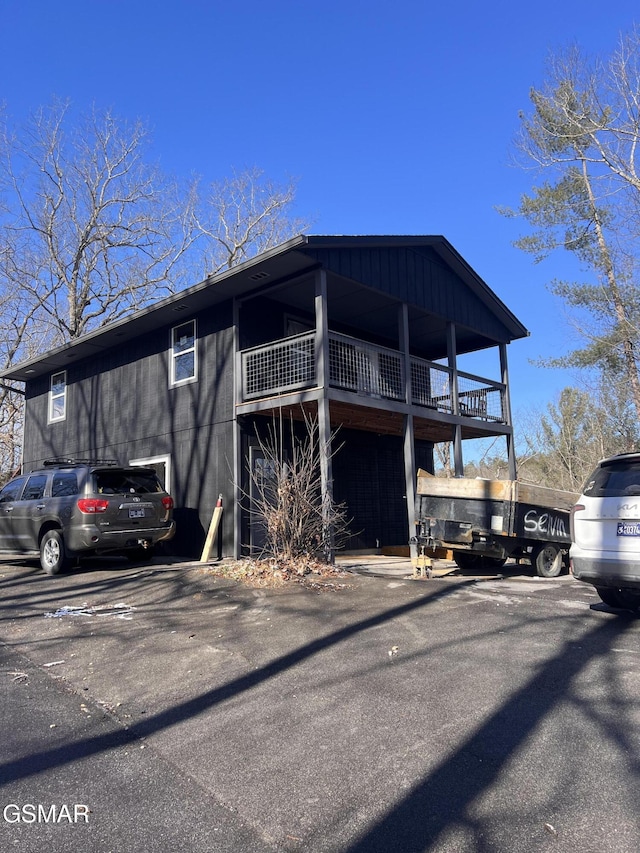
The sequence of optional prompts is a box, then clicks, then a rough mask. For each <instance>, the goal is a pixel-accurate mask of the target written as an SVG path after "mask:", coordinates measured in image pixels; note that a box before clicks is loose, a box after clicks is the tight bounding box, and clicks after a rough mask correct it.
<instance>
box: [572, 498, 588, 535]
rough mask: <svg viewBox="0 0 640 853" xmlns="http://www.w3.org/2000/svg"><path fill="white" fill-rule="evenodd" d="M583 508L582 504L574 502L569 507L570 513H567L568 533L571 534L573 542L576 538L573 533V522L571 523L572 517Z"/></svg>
mask: <svg viewBox="0 0 640 853" xmlns="http://www.w3.org/2000/svg"><path fill="white" fill-rule="evenodd" d="M584 508H585V507H584V504H576V505H575V506H573V507H571V513H570V515H569V532H570V534H571V541H572V542H575V541H576V538H575V535H574V523H573V517H574V515H575V514H576V513H577V512H582V510H583V509H584Z"/></svg>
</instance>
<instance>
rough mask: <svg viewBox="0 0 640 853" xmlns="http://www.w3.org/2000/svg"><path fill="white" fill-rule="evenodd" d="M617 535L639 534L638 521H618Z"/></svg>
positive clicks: (639, 524) (639, 523)
mask: <svg viewBox="0 0 640 853" xmlns="http://www.w3.org/2000/svg"><path fill="white" fill-rule="evenodd" d="M616 533H617V535H618V536H640V521H619V522H618V529H617V531H616Z"/></svg>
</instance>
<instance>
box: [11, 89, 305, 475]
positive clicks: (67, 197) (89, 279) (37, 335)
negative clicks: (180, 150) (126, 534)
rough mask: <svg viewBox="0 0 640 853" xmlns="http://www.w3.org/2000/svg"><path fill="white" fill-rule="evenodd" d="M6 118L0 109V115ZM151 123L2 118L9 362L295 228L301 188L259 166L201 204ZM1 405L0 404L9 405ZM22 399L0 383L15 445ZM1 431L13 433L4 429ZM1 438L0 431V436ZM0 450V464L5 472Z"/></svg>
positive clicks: (57, 114) (95, 116)
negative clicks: (20, 123) (155, 159)
mask: <svg viewBox="0 0 640 853" xmlns="http://www.w3.org/2000/svg"><path fill="white" fill-rule="evenodd" d="M0 118H2V116H0ZM149 146H150V140H149V136H148V132H147V129H146V128H145V126H144V125H143V124H142V123H141V122H139V121H137V122H134V123H132V124H130V123H128V122H126V121H123V120H121V119H119V118H117V117H115V116H114V115H113V114H112V113H111V112H109V111H106V112H100V111H98V110H96V109H94V110H93V111H91V112H90V113H89V114H88V115H85V116H80V117H79V118H78V119H76V118H75V116H73V115H72V110H71V107H70V105H69V104H68V103H62V102H56V103H54V104H53V105H52V106H50V107H47V108H41V109H39V110H37V111H36V112H35V113H34V114H33V115H32V116H31V117H30V119H29V120H28V122H27V123H26V125H25V126H24V127H21V128H19V129H18V130H11V129H10V126H9V122H8V120H7V119H6V117H4V118H3V120H2V121H0V364H1V365H2V366H3V367H7V366H9V365H10V364H12V363H15V362H16V361H20V360H23V359H25V358H28V357H31V356H33V355H36V354H38V353H40V352H43V351H45V350H47V349H49V348H51V347H52V346H57V345H60V344H63V343H66V342H68V341H70V340H73V339H75V338H78V337H79V336H81V335H84V334H86V333H87V332H89V331H91V330H92V329H94V328H96V327H98V326H100V325H103V324H105V323H108V322H111V321H114V320H118V319H120V318H122V317H125V316H127V315H128V314H130V313H132V312H133V311H135V310H137V309H139V308H141V307H144V306H145V305H148V304H150V303H152V302H154V301H156V300H157V299H158V298H159V297H161V296H163V295H167V294H169V293H171V292H174V291H178V290H180V289H181V288H183V287H184V286H187V285H189V284H193V283H194V282H196V281H198V280H200V279H202V278H204V277H206V276H207V275H209V274H212V273H215V272H218V271H220V270H222V269H225V268H229V267H231V266H233V265H234V264H237V263H239V262H240V261H242V260H245V259H246V258H248V257H250V256H251V255H253V254H255V253H257V252H260V251H262V250H264V249H265V248H268V247H271V246H274V245H276V244H277V243H279V242H281V241H282V240H284V239H286V238H288V237H291V236H293V235H294V234H296V233H298V230H299V229H301V228H302V225H303V223H302V222H300V221H299V220H295V219H292V218H290V215H289V214H290V210H291V207H292V204H293V200H294V195H295V185H294V183H293V182H291V183H289V184H288V185H286V186H284V187H279V186H278V185H277V184H275V183H273V182H271V181H269V180H267V179H266V178H265V177H264V175H263V174H262V172H260V171H259V170H257V169H253V170H249V171H247V172H243V173H239V174H234V175H233V177H232V178H231V179H229V180H227V181H222V182H220V183H219V184H214V185H213V186H212V187H210V189H209V192H208V195H207V197H206V198H205V199H199V198H198V187H197V184H196V183H192V184H191V185H187V184H186V183H181V182H179V181H178V180H177V179H174V178H172V177H169V176H166V175H164V174H163V173H162V172H161V171H160V169H159V168H157V167H156V166H154V165H152V164H151V163H150V161H149V159H148V155H149V151H150V147H149ZM5 404H6V409H5V408H3V407H5ZM20 420H21V402H20V395H19V389H18V391H17V393H16V392H14V391H12V390H10V389H8V388H7V387H5V388H0V431H1V430H2V429H3V426H2V425H3V424H4V423H6V424H7V425H8V433H10V434H12V435H14V436H15V437H16V438H15V442H16V444H15V447H14V448H13V450H12V451H11V452H9V454H8V457H9V459H10V460H12V459H13V458H14V457H15V456H16V454H17V453H18V452H19V444H18V443H19V435H20V431H21V430H20ZM2 435H4V433H3V434H2ZM1 443H2V436H0V444H1ZM11 465H12V462H11V461H8V462H7V463H5V462H4V461H3V459H2V452H1V449H0V470H5V471H6V470H9V469H10V468H11Z"/></svg>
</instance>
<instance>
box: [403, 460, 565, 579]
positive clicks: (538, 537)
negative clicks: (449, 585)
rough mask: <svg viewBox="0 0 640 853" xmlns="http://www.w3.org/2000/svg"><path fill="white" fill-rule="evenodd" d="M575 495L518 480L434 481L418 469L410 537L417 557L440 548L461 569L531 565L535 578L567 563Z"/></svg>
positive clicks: (553, 574) (555, 571)
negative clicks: (523, 561) (515, 561)
mask: <svg viewBox="0 0 640 853" xmlns="http://www.w3.org/2000/svg"><path fill="white" fill-rule="evenodd" d="M577 499H578V495H577V494H574V493H573V492H565V491H561V490H559V489H548V488H545V487H543V486H534V485H529V484H527V483H522V482H520V481H519V480H483V479H470V478H467V477H453V478H442V477H434V476H432V475H431V474H428V473H427V472H426V471H422V470H420V471H418V487H417V492H416V536H415V539H414V540H413V542H414V544H417V545H418V546H419V549H420V553H421V554H422V555H426V556H428V555H429V554H435V552H436V551H440V550H441V549H445V550H447V551H452V552H453V558H454V560H455V562H456V563H457V565H458V566H459V567H460V568H462V569H474V568H476V569H479V570H482V569H488V568H498V567H500V566H502V565H504V563H505V562H506V560H507V558H508V557H516V558H520V557H524V558H527V559H529V560H530V561H531V564H532V565H533V566H535V569H536V571H537V573H538V575H540V576H541V577H546V578H550V577H556V576H557V575H559V574H560V572H561V571H562V568H563V564H566V563H567V560H568V552H569V546H570V544H571V540H570V533H569V517H570V513H571V508H572V507H573V505H574V504H575V503H576V501H577Z"/></svg>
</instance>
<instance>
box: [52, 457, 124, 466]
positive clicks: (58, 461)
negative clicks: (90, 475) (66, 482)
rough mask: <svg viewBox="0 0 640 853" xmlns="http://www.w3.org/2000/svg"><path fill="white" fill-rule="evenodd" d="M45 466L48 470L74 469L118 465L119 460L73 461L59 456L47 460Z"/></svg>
mask: <svg viewBox="0 0 640 853" xmlns="http://www.w3.org/2000/svg"><path fill="white" fill-rule="evenodd" d="M43 464H44V466H45V467H46V468H53V467H55V466H65V467H67V468H73V467H75V466H82V465H105V466H111V465H118V464H119V463H118V460H117V459H71V458H69V457H65V456H58V457H56V458H55V459H45V460H44V463H43Z"/></svg>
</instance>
